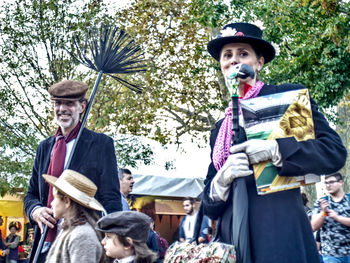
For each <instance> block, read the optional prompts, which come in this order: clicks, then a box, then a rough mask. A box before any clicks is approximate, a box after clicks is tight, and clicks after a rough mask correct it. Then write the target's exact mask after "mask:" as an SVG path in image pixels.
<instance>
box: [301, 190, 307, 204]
mask: <svg viewBox="0 0 350 263" xmlns="http://www.w3.org/2000/svg"><path fill="white" fill-rule="evenodd" d="M301 199H303V205H304V206H305V205H306V204H307V203H308V202H309V199H308V198H307V195H306V194H305V193H301Z"/></svg>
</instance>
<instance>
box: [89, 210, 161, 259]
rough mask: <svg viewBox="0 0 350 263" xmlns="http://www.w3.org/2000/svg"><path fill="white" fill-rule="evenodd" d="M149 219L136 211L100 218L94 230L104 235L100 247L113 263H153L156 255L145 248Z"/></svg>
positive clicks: (116, 213)
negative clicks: (101, 246)
mask: <svg viewBox="0 0 350 263" xmlns="http://www.w3.org/2000/svg"><path fill="white" fill-rule="evenodd" d="M150 222H151V220H150V217H149V216H147V215H145V214H143V213H140V212H137V211H121V212H115V213H111V214H109V215H106V216H104V217H102V218H101V219H100V220H99V221H98V222H97V225H96V229H97V230H98V231H101V232H103V233H105V237H104V239H103V240H102V245H103V247H104V249H105V250H106V254H107V256H109V257H111V258H114V259H115V261H114V262H115V263H117V262H119V263H153V262H155V261H156V260H157V254H156V253H154V252H152V251H151V250H150V249H149V248H148V247H147V244H146V242H147V238H148V235H149V231H150Z"/></svg>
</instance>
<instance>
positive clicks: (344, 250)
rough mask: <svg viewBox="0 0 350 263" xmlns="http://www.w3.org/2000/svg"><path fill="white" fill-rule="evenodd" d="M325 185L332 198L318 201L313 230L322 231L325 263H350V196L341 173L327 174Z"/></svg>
mask: <svg viewBox="0 0 350 263" xmlns="http://www.w3.org/2000/svg"><path fill="white" fill-rule="evenodd" d="M325 184H326V189H327V191H328V194H329V195H328V196H324V197H322V198H321V199H319V200H317V201H316V202H315V206H314V209H313V214H312V219H311V224H312V228H313V230H314V231H318V230H320V238H321V252H322V258H323V261H324V262H325V263H333V262H340V263H350V194H345V192H344V189H343V184H344V181H343V176H342V175H341V174H340V173H339V172H338V173H335V174H330V175H327V176H326V179H325Z"/></svg>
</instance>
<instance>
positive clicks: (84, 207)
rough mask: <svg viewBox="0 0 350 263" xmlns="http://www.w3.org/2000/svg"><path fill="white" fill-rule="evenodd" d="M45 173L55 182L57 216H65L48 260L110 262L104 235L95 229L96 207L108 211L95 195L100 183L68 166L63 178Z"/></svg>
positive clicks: (72, 262)
mask: <svg viewBox="0 0 350 263" xmlns="http://www.w3.org/2000/svg"><path fill="white" fill-rule="evenodd" d="M43 177H44V178H45V180H46V181H47V182H48V183H49V184H50V185H51V186H53V196H54V199H53V201H52V203H51V206H52V209H53V215H54V217H55V218H56V219H60V218H63V219H64V220H63V224H62V226H61V230H60V232H59V234H58V236H57V238H56V239H55V241H54V243H53V245H52V247H51V248H50V251H49V253H48V255H47V257H46V262H48V263H54V262H57V263H58V262H59V263H75V262H84V263H86V262H91V263H96V262H101V263H102V262H106V256H105V254H104V253H103V249H102V246H101V243H100V241H101V240H102V236H101V235H100V233H99V232H97V231H95V229H94V227H95V224H96V222H97V221H98V216H97V214H96V213H95V211H104V212H105V210H104V208H103V206H102V205H101V204H100V203H99V202H98V201H97V200H96V199H95V198H94V196H95V193H96V191H97V187H96V185H95V184H94V183H93V182H92V181H91V180H89V179H88V178H87V177H85V176H84V175H82V174H80V173H78V172H75V171H73V170H68V169H67V170H64V171H63V173H62V175H61V176H60V177H59V178H56V177H54V176H51V175H47V174H44V175H43Z"/></svg>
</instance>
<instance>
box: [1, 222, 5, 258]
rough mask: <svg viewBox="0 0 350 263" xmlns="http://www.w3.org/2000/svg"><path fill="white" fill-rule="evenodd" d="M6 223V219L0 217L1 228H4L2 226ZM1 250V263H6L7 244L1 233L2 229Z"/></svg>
mask: <svg viewBox="0 0 350 263" xmlns="http://www.w3.org/2000/svg"><path fill="white" fill-rule="evenodd" d="M3 223H4V219H3V218H2V216H0V227H1V226H2V224H3ZM0 249H1V254H0V263H4V262H5V249H6V247H5V244H4V242H3V240H2V233H1V229H0Z"/></svg>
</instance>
